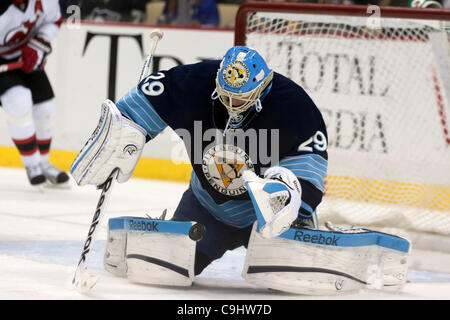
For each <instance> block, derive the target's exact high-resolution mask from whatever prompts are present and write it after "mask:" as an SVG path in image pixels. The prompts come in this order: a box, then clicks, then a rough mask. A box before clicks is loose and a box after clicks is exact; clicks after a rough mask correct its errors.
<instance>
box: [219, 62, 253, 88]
mask: <svg viewBox="0 0 450 320" xmlns="http://www.w3.org/2000/svg"><path fill="white" fill-rule="evenodd" d="M249 75H250V72H249V71H248V68H247V66H246V65H245V64H244V63H243V62H241V61H233V62H232V63H230V64H229V65H228V66H227V67H226V68H225V69H224V70H223V79H224V80H225V82H226V83H227V84H228V85H229V86H231V87H241V86H243V85H244V84H246V83H247V81H248V78H249Z"/></svg>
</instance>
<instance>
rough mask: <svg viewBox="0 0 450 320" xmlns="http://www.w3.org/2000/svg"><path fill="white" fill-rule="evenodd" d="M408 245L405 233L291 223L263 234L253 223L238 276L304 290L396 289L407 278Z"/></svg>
mask: <svg viewBox="0 0 450 320" xmlns="http://www.w3.org/2000/svg"><path fill="white" fill-rule="evenodd" d="M409 248H410V246H409V242H408V241H407V240H405V239H402V238H399V237H395V236H391V235H387V234H382V233H378V232H373V231H371V230H367V229H351V231H347V233H346V232H345V231H341V232H330V231H320V230H310V229H294V228H291V229H289V230H288V231H287V232H285V233H283V234H282V235H281V236H279V237H277V238H273V239H265V238H263V237H262V236H261V234H259V233H258V232H256V227H255V226H254V229H253V231H252V234H251V237H250V242H249V246H248V250H247V256H246V261H245V266H244V270H243V277H244V279H245V280H246V281H248V282H249V283H251V284H253V285H255V286H258V287H264V288H271V289H277V290H280V291H284V292H290V293H296V294H307V295H334V294H339V293H344V292H354V291H358V290H361V289H377V290H389V291H399V290H401V289H402V287H403V286H404V284H405V282H406V279H407V269H408V264H407V257H408V253H409Z"/></svg>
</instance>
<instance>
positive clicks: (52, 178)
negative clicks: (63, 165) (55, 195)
mask: <svg viewBox="0 0 450 320" xmlns="http://www.w3.org/2000/svg"><path fill="white" fill-rule="evenodd" d="M41 168H42V171H43V174H44V176H45V178H46V179H47V181H48V182H49V184H48V186H52V187H58V188H70V184H69V176H68V175H67V173H65V172H64V171H62V170H60V169H58V168H56V167H55V166H54V165H52V164H51V163H50V162H47V161H45V162H43V163H42V164H41Z"/></svg>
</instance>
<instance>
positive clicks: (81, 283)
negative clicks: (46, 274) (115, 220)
mask: <svg viewBox="0 0 450 320" xmlns="http://www.w3.org/2000/svg"><path fill="white" fill-rule="evenodd" d="M162 36H163V33H162V31H161V30H159V29H155V30H153V31H152V32H151V33H150V39H151V45H150V51H149V54H148V55H147V58H146V59H145V62H144V66H143V67H142V71H141V75H140V77H139V82H141V81H142V80H143V79H144V78H145V76H146V75H147V72H148V69H149V66H150V63H151V60H152V58H153V54H154V53H155V50H156V46H157V44H158V41H159V40H161V39H162ZM118 174H119V169H117V168H116V169H115V170H113V172H112V173H111V174H110V175H109V177H108V179H106V181H105V182H104V183H103V184H102V185H101V186H98V188H99V189H100V188H101V189H102V192H101V194H100V199H99V200H98V204H97V208H96V210H95V213H94V217H93V219H92V222H91V226H90V227H89V232H88V236H87V238H86V241H85V244H84V247H83V250H82V252H81V257H80V260H79V262H78V266H77V268H76V270H75V274H74V276H73V279H72V285H73V286H74V287H75V288H76V289H77V290H79V291H80V292H82V293H84V292H88V291H89V290H91V289H92V288H93V287H94V286H95V284H96V283H97V281H98V279H99V278H100V276H99V275H92V274H89V273H88V272H87V265H88V261H89V258H90V256H91V253H92V249H93V248H94V245H95V240H96V236H97V234H98V231H97V230H98V225H99V224H100V223H101V221H102V218H103V216H104V212H105V208H106V205H107V203H108V201H109V196H110V194H111V190H112V187H113V185H114V182H115V180H116V178H117V175H118Z"/></svg>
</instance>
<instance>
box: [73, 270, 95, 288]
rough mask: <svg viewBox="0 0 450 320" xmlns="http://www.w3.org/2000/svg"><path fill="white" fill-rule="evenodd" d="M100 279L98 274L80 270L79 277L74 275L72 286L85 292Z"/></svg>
mask: <svg viewBox="0 0 450 320" xmlns="http://www.w3.org/2000/svg"><path fill="white" fill-rule="evenodd" d="M99 279H100V276H99V275H95V274H89V273H87V272H82V273H81V274H80V275H79V277H76V276H75V277H74V278H73V280H72V284H73V286H74V288H75V289H76V290H77V291H78V292H80V293H87V292H89V291H91V290H92V288H94V286H95V285H96V284H97V282H98V280H99Z"/></svg>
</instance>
